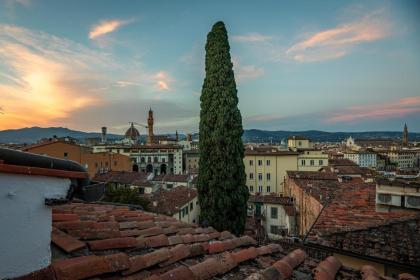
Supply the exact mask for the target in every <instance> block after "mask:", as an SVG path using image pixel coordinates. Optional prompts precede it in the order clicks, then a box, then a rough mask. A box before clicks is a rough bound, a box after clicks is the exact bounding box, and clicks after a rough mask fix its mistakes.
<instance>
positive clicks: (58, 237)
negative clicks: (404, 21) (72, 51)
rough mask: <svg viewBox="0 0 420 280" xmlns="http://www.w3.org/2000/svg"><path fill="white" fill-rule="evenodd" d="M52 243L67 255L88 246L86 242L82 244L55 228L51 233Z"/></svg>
mask: <svg viewBox="0 0 420 280" xmlns="http://www.w3.org/2000/svg"><path fill="white" fill-rule="evenodd" d="M51 241H52V242H53V243H54V244H55V245H57V246H58V247H60V248H61V249H63V250H64V251H66V252H67V253H71V252H73V251H76V250H79V249H81V248H84V247H85V246H86V244H85V243H84V242H81V241H79V240H77V239H76V238H74V237H72V236H70V235H68V234H66V233H64V232H62V231H61V230H59V229H57V228H54V227H53V229H52V232H51Z"/></svg>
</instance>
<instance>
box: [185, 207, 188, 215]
mask: <svg viewBox="0 0 420 280" xmlns="http://www.w3.org/2000/svg"><path fill="white" fill-rule="evenodd" d="M185 212H186V214H188V206H187V207H185Z"/></svg>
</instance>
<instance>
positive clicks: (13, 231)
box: [0, 173, 70, 279]
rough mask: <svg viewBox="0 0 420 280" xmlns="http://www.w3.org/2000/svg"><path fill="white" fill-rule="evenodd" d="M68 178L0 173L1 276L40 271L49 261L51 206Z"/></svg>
mask: <svg viewBox="0 0 420 280" xmlns="http://www.w3.org/2000/svg"><path fill="white" fill-rule="evenodd" d="M69 185H70V180H69V179H65V178H52V177H45V176H28V175H18V174H6V173H0V250H1V252H0V279H3V278H13V277H17V276H21V275H24V274H27V273H29V272H32V271H35V270H39V269H41V268H44V267H46V266H48V265H49V264H50V262H51V252H50V240H51V209H49V208H48V207H47V206H45V204H44V201H45V198H63V197H65V196H66V194H67V190H68V188H69Z"/></svg>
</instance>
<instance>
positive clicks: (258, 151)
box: [245, 147, 299, 156]
mask: <svg viewBox="0 0 420 280" xmlns="http://www.w3.org/2000/svg"><path fill="white" fill-rule="evenodd" d="M245 155H257V156H260V155H263V156H289V155H299V153H298V152H292V151H282V150H278V149H277V148H267V147H254V148H253V149H249V148H248V149H246V150H245Z"/></svg>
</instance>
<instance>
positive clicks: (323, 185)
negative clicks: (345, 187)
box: [291, 178, 340, 205]
mask: <svg viewBox="0 0 420 280" xmlns="http://www.w3.org/2000/svg"><path fill="white" fill-rule="evenodd" d="M291 180H293V182H294V183H295V184H296V185H298V186H299V188H301V189H302V190H303V191H304V192H306V193H307V194H309V195H310V196H312V197H313V198H315V199H316V200H318V201H319V202H320V203H321V204H322V205H325V204H326V203H327V202H328V201H329V200H330V199H331V198H332V197H333V196H334V194H335V192H336V191H337V190H338V189H339V187H340V183H339V182H338V180H337V181H335V180H329V179H328V180H309V179H298V178H296V179H291Z"/></svg>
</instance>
